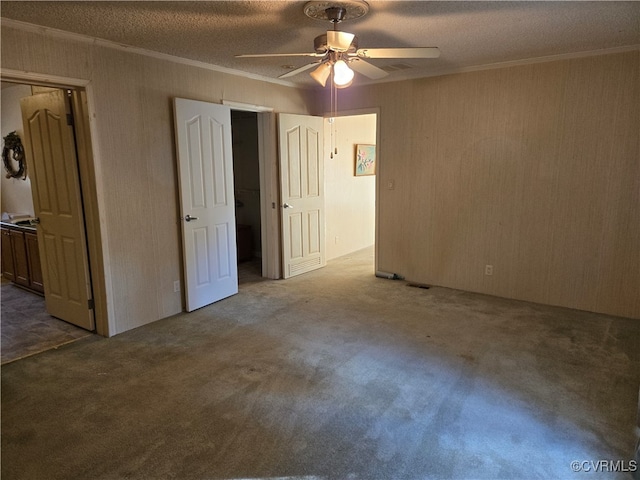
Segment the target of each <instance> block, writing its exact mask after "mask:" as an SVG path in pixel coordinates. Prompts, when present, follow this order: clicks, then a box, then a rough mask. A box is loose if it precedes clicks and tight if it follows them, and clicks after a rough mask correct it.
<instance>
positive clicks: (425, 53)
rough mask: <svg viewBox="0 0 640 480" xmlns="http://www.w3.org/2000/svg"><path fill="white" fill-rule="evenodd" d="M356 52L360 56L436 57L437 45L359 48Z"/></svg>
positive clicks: (437, 53) (437, 55) (438, 51)
mask: <svg viewBox="0 0 640 480" xmlns="http://www.w3.org/2000/svg"><path fill="white" fill-rule="evenodd" d="M356 54H357V55H358V56H359V57H361V58H438V57H439V56H440V50H438V47H416V48H360V49H359V50H358V51H357V52H356Z"/></svg>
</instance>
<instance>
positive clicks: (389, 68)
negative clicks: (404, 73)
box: [380, 63, 413, 72]
mask: <svg viewBox="0 0 640 480" xmlns="http://www.w3.org/2000/svg"><path fill="white" fill-rule="evenodd" d="M380 68H381V69H382V70H384V71H385V72H397V71H399V70H408V69H410V68H413V65H409V64H408V63H394V64H393V65H385V66H384V67H380Z"/></svg>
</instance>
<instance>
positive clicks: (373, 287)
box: [2, 250, 640, 480]
mask: <svg viewBox="0 0 640 480" xmlns="http://www.w3.org/2000/svg"><path fill="white" fill-rule="evenodd" d="M639 384H640V322H638V321H637V320H629V319H623V318H615V317H609V316H605V315H596V314H591V313H586V312H578V311H574V310H569V309H563V308H553V307H547V306H542V305H535V304H530V303H525V302H518V301H513V300H505V299H500V298H494V297H488V296H484V295H476V294H472V293H465V292H460V291H456V290H449V289H445V288H431V289H428V290H424V289H419V288H411V287H408V286H407V285H406V284H405V283H404V282H401V281H393V280H383V279H379V278H376V277H374V275H373V257H372V252H371V251H370V250H367V251H363V252H358V253H357V254H354V255H350V256H347V257H342V258H340V259H338V260H335V261H332V262H330V263H329V265H328V266H327V267H326V268H324V269H322V270H319V271H316V272H312V273H309V274H305V275H302V276H299V277H295V278H292V279H289V280H286V281H262V282H253V283H249V284H246V285H244V286H242V287H241V288H240V293H239V294H238V295H235V296H233V297H231V298H229V299H227V300H224V301H221V302H219V303H217V304H215V305H211V306H209V307H205V308H202V309H200V310H198V311H196V312H193V313H190V314H180V315H176V316H174V317H172V318H168V319H165V320H161V321H159V322H155V323H154V324H151V325H148V326H145V327H141V328H138V329H135V330H133V331H130V332H127V333H124V334H122V335H118V336H116V337H113V338H110V339H102V338H99V337H89V338H86V339H83V340H79V341H77V342H75V343H72V344H69V345H66V346H64V347H61V348H58V349H56V350H50V351H47V352H44V353H42V354H39V355H34V356H31V357H29V358H25V359H23V360H20V361H16V362H12V363H10V364H7V365H5V366H3V368H2V478H3V479H4V478H6V479H41V478H42V479H45V478H46V479H70V478H78V479H144V480H147V479H221V478H229V479H249V478H250V479H264V480H266V479H275V478H300V479H307V480H320V479H322V480H325V479H327V480H328V479H367V480H368V479H429V478H456V479H457V478H486V479H496V478H503V479H518V478H520V479H532V478H545V479H548V478H554V479H555V478H582V476H584V477H585V478H587V477H588V478H628V477H629V474H628V473H625V474H622V473H608V474H604V475H603V474H600V475H595V474H593V473H592V474H590V475H587V474H579V473H574V472H573V470H572V462H575V461H578V462H590V461H593V462H597V461H599V460H602V459H604V460H612V461H620V462H627V463H626V464H622V465H626V467H627V468H628V467H629V461H630V459H631V458H633V454H634V450H635V441H636V436H635V432H634V426H635V423H636V412H637V406H638V385H639ZM581 465H588V463H587V464H585V463H582V464H581Z"/></svg>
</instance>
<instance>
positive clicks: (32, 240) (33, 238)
mask: <svg viewBox="0 0 640 480" xmlns="http://www.w3.org/2000/svg"><path fill="white" fill-rule="evenodd" d="M24 243H25V246H26V247H27V259H28V261H29V288H31V289H33V290H35V291H36V292H40V293H44V279H43V278H42V266H41V265H40V250H38V235H37V234H36V233H35V232H33V233H32V232H25V233H24Z"/></svg>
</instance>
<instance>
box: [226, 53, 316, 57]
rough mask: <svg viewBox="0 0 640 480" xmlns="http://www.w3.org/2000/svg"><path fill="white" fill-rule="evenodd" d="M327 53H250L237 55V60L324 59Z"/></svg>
mask: <svg viewBox="0 0 640 480" xmlns="http://www.w3.org/2000/svg"><path fill="white" fill-rule="evenodd" d="M325 55H326V54H325V53H315V52H313V53H249V54H244V55H236V56H235V57H236V58H262V57H265V58H266V57H324V56H325Z"/></svg>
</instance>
